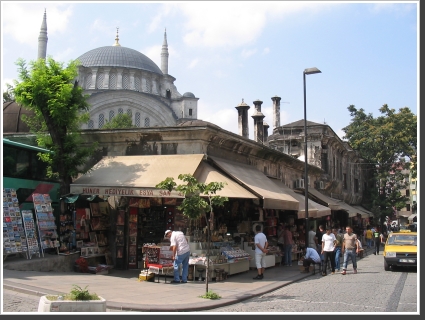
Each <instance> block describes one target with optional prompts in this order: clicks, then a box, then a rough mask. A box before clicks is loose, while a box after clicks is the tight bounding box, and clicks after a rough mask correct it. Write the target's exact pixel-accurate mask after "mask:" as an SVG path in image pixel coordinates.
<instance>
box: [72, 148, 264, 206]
mask: <svg viewBox="0 0 425 320" xmlns="http://www.w3.org/2000/svg"><path fill="white" fill-rule="evenodd" d="M203 158H204V155H203V154H189V155H148V156H116V157H104V158H103V159H102V160H101V161H99V162H98V163H97V164H96V165H95V166H94V167H93V168H92V169H91V170H90V172H88V173H86V174H85V175H83V176H81V177H80V178H78V179H77V180H75V182H74V183H72V184H71V193H73V194H86V195H111V196H112V195H113V196H128V197H160V198H168V197H170V198H184V195H183V194H181V193H179V192H177V191H174V190H173V191H171V192H169V191H168V190H160V189H156V188H155V186H156V185H157V184H158V183H160V182H161V181H163V180H165V179H166V178H168V177H172V178H174V181H175V182H176V183H177V184H180V183H182V181H181V180H179V179H178V176H179V175H180V174H186V173H187V174H191V175H193V176H194V177H195V178H196V179H197V180H198V181H199V182H203V183H206V184H208V183H209V182H212V181H215V182H225V185H224V188H223V189H222V190H220V191H219V192H217V195H221V196H226V197H228V198H245V199H258V197H257V196H256V195H254V194H252V193H251V192H249V191H248V190H246V189H244V188H243V187H242V186H240V185H239V184H238V183H236V182H235V181H233V180H231V179H230V178H228V177H226V176H225V175H224V174H222V173H220V172H219V171H218V170H216V169H214V168H213V167H211V166H210V165H208V164H207V163H206V162H205V161H203Z"/></svg>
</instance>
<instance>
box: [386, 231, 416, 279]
mask: <svg viewBox="0 0 425 320" xmlns="http://www.w3.org/2000/svg"><path fill="white" fill-rule="evenodd" d="M417 240H418V235H417V233H416V232H412V231H410V230H400V231H397V232H391V233H390V234H389V235H388V238H387V241H386V242H385V248H384V269H385V271H388V270H390V268H391V267H393V266H409V267H417V256H418V245H417V243H418V241H417Z"/></svg>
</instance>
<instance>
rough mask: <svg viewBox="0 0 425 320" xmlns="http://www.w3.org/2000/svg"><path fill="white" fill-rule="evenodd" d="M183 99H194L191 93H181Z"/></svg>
mask: <svg viewBox="0 0 425 320" xmlns="http://www.w3.org/2000/svg"><path fill="white" fill-rule="evenodd" d="M183 97H186V98H195V95H194V94H193V93H192V92H185V93H183Z"/></svg>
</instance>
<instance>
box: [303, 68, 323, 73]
mask: <svg viewBox="0 0 425 320" xmlns="http://www.w3.org/2000/svg"><path fill="white" fill-rule="evenodd" d="M315 73H322V71H320V70H319V69H317V68H316V67H314V68H307V69H304V74H315Z"/></svg>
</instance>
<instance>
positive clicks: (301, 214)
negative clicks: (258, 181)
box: [269, 178, 331, 219]
mask: <svg viewBox="0 0 425 320" xmlns="http://www.w3.org/2000/svg"><path fill="white" fill-rule="evenodd" d="M269 179H270V181H273V183H275V184H276V185H277V187H278V188H279V189H280V190H282V192H285V193H287V194H290V195H291V197H294V198H295V199H296V200H298V203H299V209H298V213H297V217H298V219H305V218H306V215H305V198H304V196H303V195H302V194H299V193H296V192H295V191H294V190H292V189H291V188H289V187H287V186H286V185H285V184H284V183H283V182H282V181H280V180H277V179H272V178H269ZM315 203H316V202H314V201H312V200H310V199H308V217H309V218H316V217H317V211H318V210H317V208H316V206H315V205H314V204H315ZM327 209H329V208H327ZM330 211H331V210H330V209H329V212H330Z"/></svg>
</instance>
